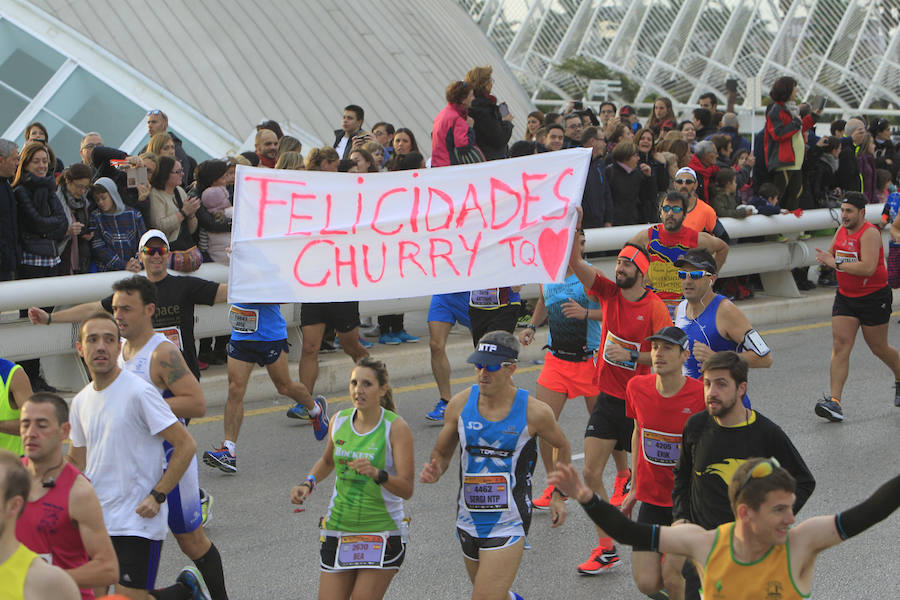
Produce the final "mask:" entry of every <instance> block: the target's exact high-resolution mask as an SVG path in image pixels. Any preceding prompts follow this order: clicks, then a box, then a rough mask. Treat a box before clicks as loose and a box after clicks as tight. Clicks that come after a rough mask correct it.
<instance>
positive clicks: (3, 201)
mask: <svg viewBox="0 0 900 600" xmlns="http://www.w3.org/2000/svg"><path fill="white" fill-rule="evenodd" d="M18 165H19V147H18V146H17V145H16V143H15V142H12V141H10V140H5V139H2V138H0V281H9V280H11V279H15V275H16V268H17V267H18V266H19V260H20V259H21V258H22V256H21V255H22V252H21V250H20V249H19V241H18V240H19V226H18V215H17V214H16V199H15V196H13V191H12V187H10V185H9V180H10V178H12V177H13V176H14V175H15V174H16V167H17V166H18Z"/></svg>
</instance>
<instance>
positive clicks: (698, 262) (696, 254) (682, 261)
mask: <svg viewBox="0 0 900 600" xmlns="http://www.w3.org/2000/svg"><path fill="white" fill-rule="evenodd" d="M685 265H688V266H691V267H698V268H700V269H703V270H704V271H707V272H708V273H713V274H716V273H717V272H718V270H719V267H718V265H716V259H715V258H713V255H712V254H710V252H709V250H705V249H703V248H692V249H691V250H688V251H687V252H686V253H685V254H684V256H682V257H681V258H679V259H678V260H676V261H675V266H676V267H683V266H685Z"/></svg>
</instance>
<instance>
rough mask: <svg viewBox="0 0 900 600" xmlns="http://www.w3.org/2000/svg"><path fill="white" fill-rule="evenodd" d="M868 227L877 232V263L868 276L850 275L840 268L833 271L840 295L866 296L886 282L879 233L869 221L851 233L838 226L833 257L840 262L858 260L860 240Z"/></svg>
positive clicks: (850, 296) (885, 269) (851, 296)
mask: <svg viewBox="0 0 900 600" xmlns="http://www.w3.org/2000/svg"><path fill="white" fill-rule="evenodd" d="M868 229H874V230H875V231H876V232H877V233H878V238H879V244H878V265H877V266H876V267H875V272H874V273H872V274H871V275H869V276H868V277H862V276H860V275H851V274H850V273H844V272H843V271H841V270H840V269H838V270H837V271H835V273H836V274H837V282H838V291H839V292H840V293H841V295H842V296H847V297H848V298H859V297H860V296H868V295H869V294H871V293H873V292H877V291H878V290H880V289H881V288H883V287H884V286H886V285H887V284H888V276H887V268H885V266H884V245H883V244H881V243H880V240H881V233H880V232H879V231H878V228H877V227H875V226H874V225H872V224H871V223H865V224H864V225H863V226H862V227H860V228H859V231H857V232H856V233H854V234H853V235H849V234H848V233H847V228H846V227H840V228H838V232H837V236H835V238H834V247H833V249H834V259H835V261H837V262H842V263H851V262H859V253H860V248H861V246H862V245H861V243H860V240H861V239H862V235H863V233H865V232H866V230H868Z"/></svg>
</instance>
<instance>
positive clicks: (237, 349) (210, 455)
mask: <svg viewBox="0 0 900 600" xmlns="http://www.w3.org/2000/svg"><path fill="white" fill-rule="evenodd" d="M228 318H229V320H230V321H231V341H230V342H229V343H228V348H227V351H228V400H227V401H226V402H225V441H224V442H222V447H221V448H218V449H215V450H207V451H206V452H204V453H203V462H204V463H206V464H207V465H208V466H210V467H213V468H216V469H219V470H221V471H223V472H225V473H237V454H236V453H235V444H236V443H237V439H238V433H239V432H240V430H241V423H242V422H243V420H244V394H246V393H247V383H248V382H249V381H250V373H252V372H253V365H254V364H258V365H259V366H261V367H265V368H266V371H268V373H269V379H271V380H272V383H274V384H275V389H276V390H278V393H279V394H281V395H282V396H287V397H289V398H291V399H292V400H293V401H294V402H296V403H297V406H298V407H300V408H302V409H303V412H304V413H305V414H306V415H307V418H308V419H309V418H311V419H312V426H313V431H314V432H315V436H316V439H317V440H320V441H321V440H323V439H324V438H325V436H326V435H327V434H328V415H327V414H326V411H327V409H328V403H327V402H326V401H325V396H316V398H315V400H313V397H312V396H310V394H309V390H307V389H306V386H305V385H303V384H302V383H298V382H296V381H293V380H292V379H291V375H290V372H289V371H288V341H287V323H286V322H285V320H284V315H282V314H281V305H279V304H234V305H233V306H232V307H231V311H230V312H229V314H228ZM298 410H299V409H298Z"/></svg>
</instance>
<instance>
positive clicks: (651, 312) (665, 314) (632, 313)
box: [590, 273, 672, 399]
mask: <svg viewBox="0 0 900 600" xmlns="http://www.w3.org/2000/svg"><path fill="white" fill-rule="evenodd" d="M590 294H591V295H593V296H596V297H597V300H598V301H599V302H600V307H601V308H602V310H603V328H602V330H601V332H600V353H601V355H600V357H599V358H598V359H597V375H596V376H595V377H594V383H595V384H596V385H597V386H598V387H599V388H600V391H601V392H604V393H606V394H609V395H610V396H613V397H615V398H620V399H624V398H625V386H626V385H628V381H629V380H630V379H631V378H632V377H634V376H635V375H644V374H646V373H649V372H650V365H641V364H634V363H633V362H631V361H630V360H626V361H621V362H619V361H614V360H612V359H610V358H608V357H607V354H606V350H607V348H609V347H610V346H612V345H618V346H622V347H623V348H625V349H626V350H637V351H638V352H649V351H650V342H648V341H646V340H645V339H644V338H646V337H647V336H649V335H653V334H654V333H656V332H657V331H659V330H660V329H662V328H663V327H668V326H669V325H671V324H672V319H671V318H670V317H669V311H668V309H666V305H665V304H663V301H662V300H660V298H659V296H657V295H656V294H655V293H654V292H652V291H650V290H647V291H646V293H645V294H644V295H643V296H641V297H640V299H639V300H638V301H637V302H630V301H628V300H626V299H625V297H624V296H622V290H620V289H619V286H617V285H616V282H615V281H611V280H609V279H607V278H606V277H604V276H603V275H602V274H600V273H598V274H597V276H596V277H595V278H594V285H593V286H591V289H590Z"/></svg>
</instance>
